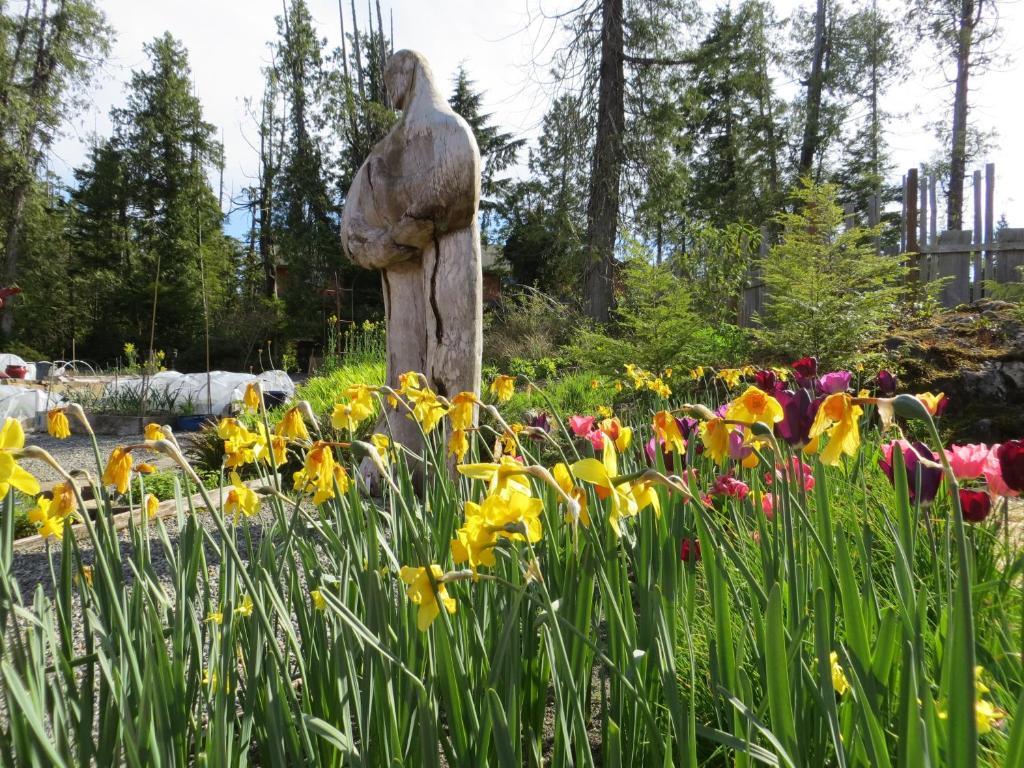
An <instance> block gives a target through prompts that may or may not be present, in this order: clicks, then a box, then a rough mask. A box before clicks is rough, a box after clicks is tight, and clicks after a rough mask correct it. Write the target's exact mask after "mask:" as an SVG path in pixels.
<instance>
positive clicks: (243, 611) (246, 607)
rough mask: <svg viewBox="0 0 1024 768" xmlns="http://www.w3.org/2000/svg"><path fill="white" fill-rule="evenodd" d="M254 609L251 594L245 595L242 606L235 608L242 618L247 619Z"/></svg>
mask: <svg viewBox="0 0 1024 768" xmlns="http://www.w3.org/2000/svg"><path fill="white" fill-rule="evenodd" d="M252 609H253V604H252V598H251V597H249V595H245V596H244V597H243V598H242V604H241V605H240V606H238V607H237V608H235V613H236V614H237V615H239V616H241V617H242V618H245V619H247V618H249V617H250V616H252Z"/></svg>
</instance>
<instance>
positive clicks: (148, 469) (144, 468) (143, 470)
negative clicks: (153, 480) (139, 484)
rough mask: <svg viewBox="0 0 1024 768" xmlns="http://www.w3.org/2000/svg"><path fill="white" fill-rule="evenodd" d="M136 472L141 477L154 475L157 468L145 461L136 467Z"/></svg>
mask: <svg viewBox="0 0 1024 768" xmlns="http://www.w3.org/2000/svg"><path fill="white" fill-rule="evenodd" d="M135 471H136V472H138V473H139V474H140V475H152V474H153V473H154V472H156V467H154V466H153V465H152V464H148V463H146V462H144V461H143V462H141V463H139V464H136V465H135Z"/></svg>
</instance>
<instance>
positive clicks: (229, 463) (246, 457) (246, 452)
mask: <svg viewBox="0 0 1024 768" xmlns="http://www.w3.org/2000/svg"><path fill="white" fill-rule="evenodd" d="M249 434H250V435H251V433H249ZM281 439H282V440H283V439H284V438H281ZM254 446H255V440H252V439H250V438H249V437H239V438H236V439H234V440H225V441H224V465H225V466H226V467H227V468H228V469H234V468H235V467H240V466H242V465H243V464H252V462H254V461H255V460H256V452H255V450H254Z"/></svg>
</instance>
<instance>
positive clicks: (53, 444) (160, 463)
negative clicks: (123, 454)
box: [25, 432, 188, 488]
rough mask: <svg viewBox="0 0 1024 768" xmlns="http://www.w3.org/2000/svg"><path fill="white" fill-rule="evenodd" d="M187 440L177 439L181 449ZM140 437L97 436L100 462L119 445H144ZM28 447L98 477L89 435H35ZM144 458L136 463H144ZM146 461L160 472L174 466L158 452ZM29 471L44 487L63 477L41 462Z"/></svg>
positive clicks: (27, 437) (28, 438) (28, 465)
mask: <svg viewBox="0 0 1024 768" xmlns="http://www.w3.org/2000/svg"><path fill="white" fill-rule="evenodd" d="M186 439H187V438H186V437H183V436H178V440H179V442H180V443H181V448H182V450H187V448H188V444H187V443H186V442H185V440H186ZM141 440H142V437H141V435H140V436H139V437H138V438H131V437H125V436H123V435H122V436H117V435H96V442H97V444H98V445H99V447H100V459H101V460H102V461H106V460H107V457H108V456H110V452H111V451H113V450H114V448H116V447H117V446H119V445H127V444H128V443H132V442H141ZM25 445H36V446H39V447H40V448H42V449H44V450H46V451H49V453H50V455H51V456H53V458H55V459H56V460H57V463H59V464H60V465H61V466H62V467H64V469H66V470H68V471H71V470H72V469H86V470H88V471H89V474H91V475H96V457H95V455H94V454H93V450H92V440H91V439H90V438H89V436H88V435H80V434H74V433H72V435H71V437H69V438H67V439H65V440H58V439H56V438H54V437H50V435H48V434H47V433H46V432H34V433H30V434H26V435H25ZM142 460H143V459H142V458H139V459H137V461H142ZM144 460H145V461H147V462H148V463H150V464H153V465H154V466H156V468H157V469H166V468H168V467H171V466H173V462H172V461H171V459H169V458H167V457H166V456H162V455H160V454H157V453H147V454H146V455H145V459H144ZM26 468H27V469H28V470H29V471H30V472H31V473H32V474H33V475H35V476H36V479H38V480H39V482H40V483H42V484H43V486H44V488H45V487H47V486H48V485H49V484H50V483H56V482H58V481H59V480H60V479H61V478H60V475H58V474H57V472H56V471H55V470H54V469H53V467H50V466H49V465H47V464H45V463H43V462H41V461H32V462H29V463H26Z"/></svg>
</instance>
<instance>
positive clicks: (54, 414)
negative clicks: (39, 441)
mask: <svg viewBox="0 0 1024 768" xmlns="http://www.w3.org/2000/svg"><path fill="white" fill-rule="evenodd" d="M46 431H47V432H49V433H50V436H51V437H55V438H57V439H58V440H64V439H66V438H69V437H71V425H70V424H69V423H68V417H67V414H66V413H64V409H63V408H53V409H51V410H49V411H47V412H46Z"/></svg>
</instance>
